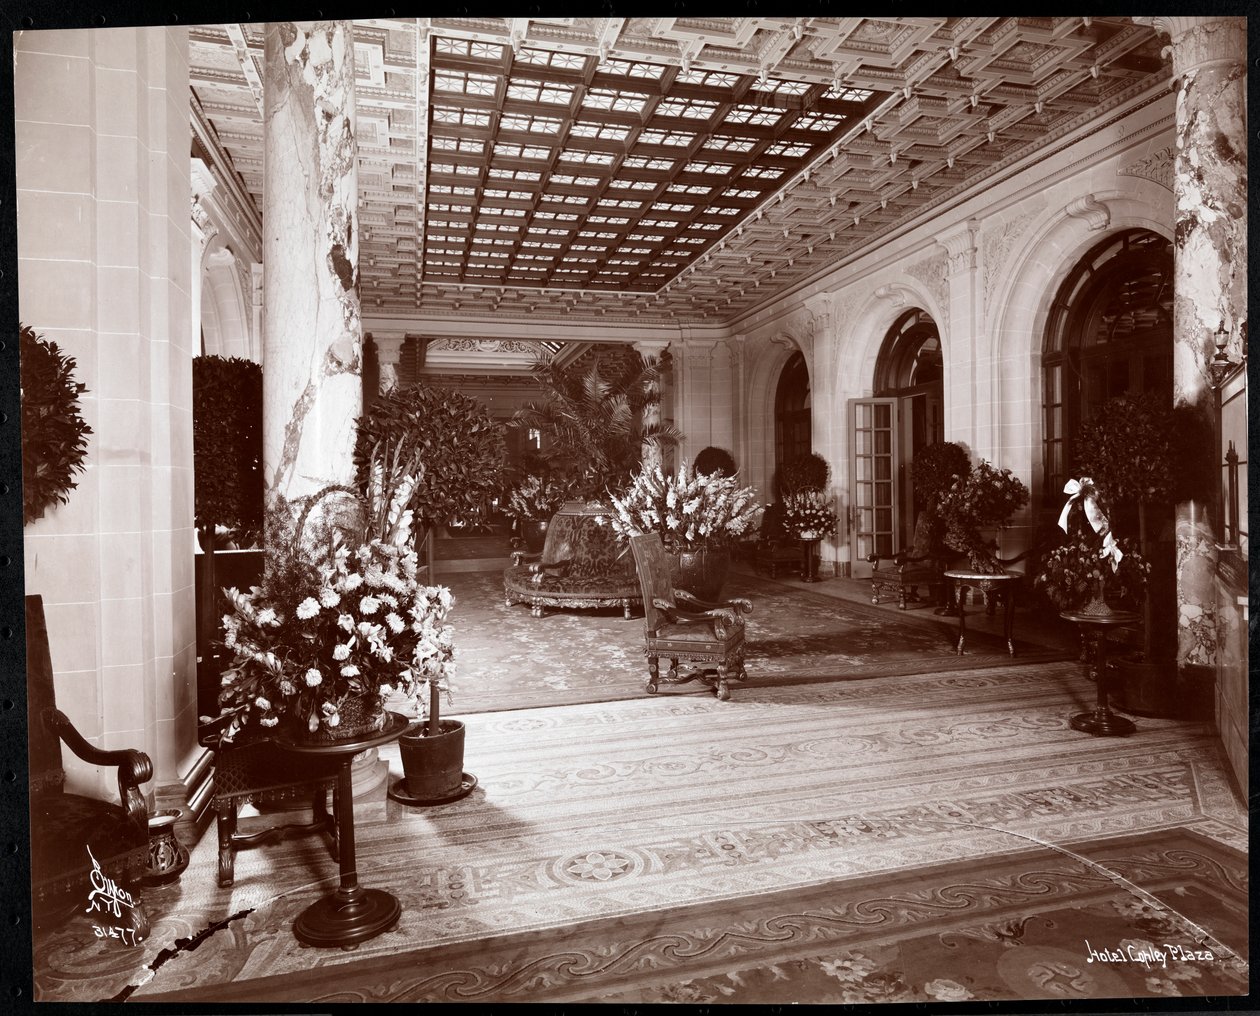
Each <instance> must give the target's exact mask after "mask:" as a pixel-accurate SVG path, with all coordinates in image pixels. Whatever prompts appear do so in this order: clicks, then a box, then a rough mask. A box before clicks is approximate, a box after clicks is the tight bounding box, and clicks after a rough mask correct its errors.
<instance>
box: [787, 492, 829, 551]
mask: <svg viewBox="0 0 1260 1016" xmlns="http://www.w3.org/2000/svg"><path fill="white" fill-rule="evenodd" d="M783 528H784V530H785V531H786V532H787V533H788V535H789V536H792V537H795V538H796V539H798V540H821V539H822V538H823V537H824V536H834V535H835V532H836V513H835V511H834V510H833V509H832V507H831V500H830V499H829V498H828V497H827V496H826V495H825V494H823V492H822V491H821V490H802V491H798V492H797V493H794V494H785V495H784V496H783Z"/></svg>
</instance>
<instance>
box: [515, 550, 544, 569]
mask: <svg viewBox="0 0 1260 1016" xmlns="http://www.w3.org/2000/svg"><path fill="white" fill-rule="evenodd" d="M510 557H511V558H512V567H513V568H518V567H520V566H521V565H523V564H526V563H528V562H529V561H537V560H538V559H540V558H541V557H542V555H541V554H531V553H530V552H529V551H528V550H513V551H512V552H511V554H510Z"/></svg>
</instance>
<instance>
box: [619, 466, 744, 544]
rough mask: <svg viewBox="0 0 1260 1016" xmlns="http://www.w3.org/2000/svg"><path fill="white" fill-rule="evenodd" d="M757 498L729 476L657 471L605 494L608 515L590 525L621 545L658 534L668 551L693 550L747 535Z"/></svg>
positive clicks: (686, 470) (685, 469)
mask: <svg viewBox="0 0 1260 1016" xmlns="http://www.w3.org/2000/svg"><path fill="white" fill-rule="evenodd" d="M756 493H757V492H756V491H755V490H754V489H753V488H752V487H740V486H739V481H738V480H737V479H736V478H735V477H733V476H723V475H721V474H720V473H712V474H710V475H705V474H703V473H701V474H696V473H695V472H694V471H693V470H691V469H689V468H688V467H687V466H683V467H681V468H680V469H679V470H678V473H677V474H676V475H675V474H673V473H665V472H664V471H663V470H662V469H661V468H660V467H659V466H657V467H656V468H654V469H644V470H642V471H641V472H640V473H638V474H637V475H636V476H635V478H634V480H633V482H632V483H631V484H630V488H629V489H628V490H627V491H626V492H625V493H624V494H622V495H621V496H620V497H617V496H616V495H610V496H609V501H610V502H611V503H612V511H611V512H610V513H609V514H608V515H599V516H596V518H595V521H596V522H597V523H598V524H599V525H601V526H603V525H607V526H612V528H613V531H614V532H615V533H616V534H617V535H618V536H619V537H621V538H622V539H623V540H624V539H629V538H630V537H631V536H638V535H640V534H642V533H660V534H661V540H662V541H663V542H664V544H665V546H666V547H668V548H669V549H670V550H695V549H697V548H699V547H712V546H717V545H721V544H723V543H726V542H728V541H730V540H733V539H735V538H737V537H739V536H742V535H743V534H744V533H746V532H748V530H749V529H750V528H751V527H752V526H753V525H754V524H755V523H756V520H757V516H758V515H759V514H760V513H761V507H762V506H761V505H759V504H757V502H756V501H755V500H754V498H755V496H756Z"/></svg>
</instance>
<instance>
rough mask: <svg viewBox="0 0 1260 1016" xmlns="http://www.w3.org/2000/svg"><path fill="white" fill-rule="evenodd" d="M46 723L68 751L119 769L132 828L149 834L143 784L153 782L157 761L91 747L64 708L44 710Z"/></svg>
mask: <svg viewBox="0 0 1260 1016" xmlns="http://www.w3.org/2000/svg"><path fill="white" fill-rule="evenodd" d="M44 722H45V723H46V724H47V726H48V729H49V730H51V731H52V732H53V733H54V734H56V735H57V737H58V738H59V739H60V740H61V742H62V743H63V744H65V746H66V747H67V748H69V749H70V750H71V751H72V752H74V754H75V755H76V756H77V757H78V758H81V759H82V760H83V761H84V762H87V763H88V764H90V765H94V766H110V767H113V766H117V767H118V797H119V799H120V800H121V801H122V806H123V809H124V810H125V811H126V812H127V818H128V819H129V820H130V821H131V823H132V825H134V826H136V827H137V828H139V829H144V830H146V831H147V829H148V826H149V810H148V807H147V806H146V805H145V803H144V795H142V794H141V793H140V784H141V783H147V782H148V781H149V780H151V779H153V761H152V760H151V759H150V758H149V756H148V755H146V754H145V753H144V752H142V751H137V750H136V749H134V748H122V749H119V750H116V751H106V750H104V749H103V748H97V747H96V746H94V745H92V744H89V743H88V742H87V741H86V740H85V739H84V737H83V735H82V734H80V733H79V732H78V731H77V730H76V729H75V727H74V724H73V723H71V722H70V718H69V717H68V716H66V714H65V713H63V712H62V711H61V710H60V709H46V710H44Z"/></svg>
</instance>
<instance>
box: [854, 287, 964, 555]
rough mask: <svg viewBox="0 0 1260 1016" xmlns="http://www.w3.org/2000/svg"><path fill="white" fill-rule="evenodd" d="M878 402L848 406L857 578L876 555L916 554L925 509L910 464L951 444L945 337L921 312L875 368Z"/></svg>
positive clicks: (897, 328)
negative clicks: (923, 452)
mask: <svg viewBox="0 0 1260 1016" xmlns="http://www.w3.org/2000/svg"><path fill="white" fill-rule="evenodd" d="M873 391H874V393H875V395H874V397H873V398H869V399H853V400H851V401H850V403H849V434H850V451H849V460H850V470H849V475H850V476H851V477H852V478H853V479H852V484H851V490H850V500H849V503H850V504H851V505H852V506H853V510H854V517H853V525H852V526H851V527H850V532H851V534H852V541H853V546H852V560H853V565H854V575H855V576H858V577H861V576H863V575H865V574H869V568H870V566H869V565H868V564H867V563H866V558H867V556H868V555H869V554H872V553H876V554H879V555H880V556H881V557H889V556H891V555H892V554H893V553H894V552H895V551H897V550H899V549H903V548H906V547H909V546H910V544H911V542H912V540H913V537H914V520H915V517H916V516H917V514H918V512H919V510H921V509H922V507H923V506H922V505H921V504H919V503H918V499H917V498H916V496H915V490H914V482H913V477H912V471H911V469H910V464H911V463H912V462H913V461H914V456H915V453H916V452H918V450H919V449H920V448H922V447H924V446H925V445H928V444H931V443H932V442H933V441H941V440H943V439H944V432H945V386H944V360H943V355H942V349H941V335H940V330H939V329H938V328H937V326H936V322H935V321H933V320H932V317H931V315H929V314H928V313H927V311H925V310H920V309H918V308H915V309H912V310H908V311H906V313H904V314H902V315H901V316H900V317H899V318H897V320H896V321H894V322H893V325H892V327H891V328H889V329H888V332H887V334H886V335H885V336H884V341H883V344H882V345H881V346H880V350H879V355H878V356H877V357H876V360H875V379H874V385H873Z"/></svg>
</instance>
